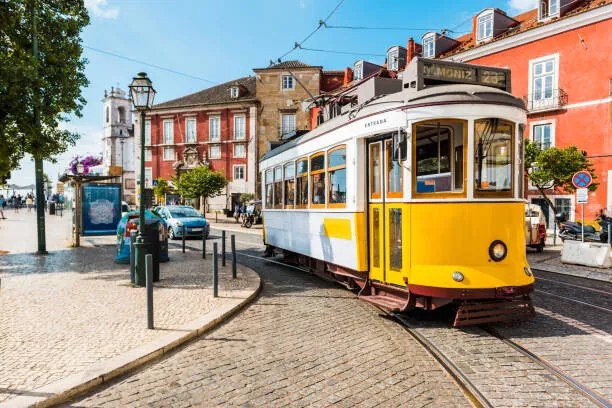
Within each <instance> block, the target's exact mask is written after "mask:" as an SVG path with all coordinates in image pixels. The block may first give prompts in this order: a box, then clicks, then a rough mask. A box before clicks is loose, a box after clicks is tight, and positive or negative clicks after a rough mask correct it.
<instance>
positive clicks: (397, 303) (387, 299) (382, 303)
mask: <svg viewBox="0 0 612 408" xmlns="http://www.w3.org/2000/svg"><path fill="white" fill-rule="evenodd" d="M359 299H361V300H365V301H366V302H368V303H371V304H373V305H375V306H378V307H380V308H383V309H385V310H388V311H390V312H400V311H401V310H402V308H403V307H404V306H405V305H406V301H405V300H402V299H398V298H395V297H391V296H380V295H371V296H359Z"/></svg>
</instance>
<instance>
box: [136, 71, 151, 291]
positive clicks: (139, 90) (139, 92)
mask: <svg viewBox="0 0 612 408" xmlns="http://www.w3.org/2000/svg"><path fill="white" fill-rule="evenodd" d="M130 94H131V96H132V104H133V105H134V109H135V110H137V111H139V112H140V203H139V204H140V205H139V210H140V216H139V221H138V236H137V237H136V242H135V243H134V259H135V260H136V264H135V268H134V269H135V272H136V273H135V275H136V279H135V281H136V282H135V283H136V285H137V286H144V283H145V279H144V277H145V256H144V255H145V254H144V245H145V242H144V226H145V208H144V183H145V180H144V137H145V135H144V132H145V112H146V111H147V110H149V109H151V107H152V106H153V98H155V89H153V84H152V83H151V80H150V79H149V78H148V77H147V74H146V73H144V72H139V73H138V76H136V77H134V78H133V80H132V84H131V85H130Z"/></svg>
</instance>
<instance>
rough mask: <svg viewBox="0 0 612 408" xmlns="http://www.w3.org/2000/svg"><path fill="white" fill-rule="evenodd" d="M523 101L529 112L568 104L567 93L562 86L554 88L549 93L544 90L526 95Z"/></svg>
mask: <svg viewBox="0 0 612 408" xmlns="http://www.w3.org/2000/svg"><path fill="white" fill-rule="evenodd" d="M523 101H525V105H526V107H527V111H529V112H541V111H549V110H557V109H562V108H563V107H564V106H565V105H567V93H566V92H565V91H564V90H563V89H561V88H559V89H553V90H552V92H550V93H548V94H547V92H546V91H544V92H540V93H533V94H529V95H527V96H524V97H523Z"/></svg>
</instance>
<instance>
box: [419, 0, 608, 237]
mask: <svg viewBox="0 0 612 408" xmlns="http://www.w3.org/2000/svg"><path fill="white" fill-rule="evenodd" d="M539 3H540V4H539V7H538V8H537V9H534V10H531V11H528V12H525V13H522V14H519V15H517V16H513V17H510V16H508V15H506V14H505V13H504V12H503V11H501V10H499V9H485V10H482V11H481V12H480V13H478V14H477V15H476V16H474V18H473V24H472V32H471V33H469V34H467V35H464V36H462V37H459V38H456V39H450V38H448V37H445V36H443V35H442V34H440V33H427V34H425V35H424V36H423V37H422V45H423V56H424V57H430V58H443V59H449V60H452V61H458V62H467V63H474V64H482V65H489V66H498V67H504V68H509V69H510V70H511V71H512V93H513V94H515V95H517V96H521V97H524V100H525V102H526V106H527V110H528V117H527V118H528V124H527V128H526V130H525V137H528V138H529V139H531V140H532V141H534V142H536V143H538V144H540V146H541V147H542V148H548V147H551V146H557V147H566V146H569V145H576V146H577V147H578V148H579V149H581V150H583V151H585V152H586V153H587V157H588V158H589V160H590V161H591V162H592V163H593V164H594V168H595V172H596V175H597V180H596V181H597V182H598V183H599V187H598V189H597V191H595V192H591V193H589V202H588V204H587V205H586V206H585V216H586V217H585V218H586V219H587V220H589V219H590V220H592V219H594V218H595V216H596V213H597V212H598V211H599V210H601V209H602V208H607V210H608V214H612V104H611V102H612V96H611V95H612V53H611V52H610V39H611V36H612V19H611V17H612V0H542V1H540V2H539ZM409 48H410V44H409ZM409 53H410V51H409ZM528 165H529V164H526V166H528ZM551 193H552V192H551ZM525 194H526V198H527V199H528V200H529V201H531V202H534V203H537V204H540V205H543V206H544V209H545V212H546V213H548V221H549V225H550V223H551V221H552V217H553V214H552V211H549V209H548V205H547V204H546V202H545V201H544V200H543V199H542V197H541V196H540V194H539V192H538V191H537V190H536V189H534V188H533V187H531V188H530V187H527V188H526V192H525ZM551 197H553V198H552V200H553V201H554V204H555V206H556V207H557V211H562V212H567V213H568V214H569V215H570V216H571V217H572V216H574V217H575V218H580V217H581V214H580V206H577V205H576V199H575V195H574V194H570V193H566V194H563V193H557V194H554V195H552V196H551Z"/></svg>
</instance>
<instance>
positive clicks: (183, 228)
mask: <svg viewBox="0 0 612 408" xmlns="http://www.w3.org/2000/svg"><path fill="white" fill-rule="evenodd" d="M181 229H182V230H183V253H185V224H183V226H182V227H181Z"/></svg>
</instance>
